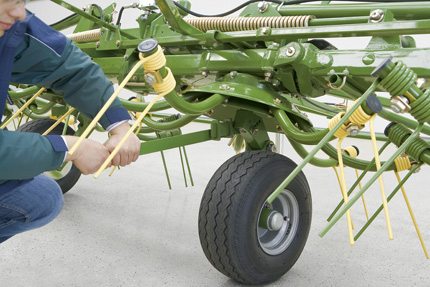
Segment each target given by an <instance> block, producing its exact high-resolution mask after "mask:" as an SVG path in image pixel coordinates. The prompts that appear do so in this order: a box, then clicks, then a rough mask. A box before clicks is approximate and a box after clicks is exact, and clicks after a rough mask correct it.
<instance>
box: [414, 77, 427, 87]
mask: <svg viewBox="0 0 430 287" xmlns="http://www.w3.org/2000/svg"><path fill="white" fill-rule="evenodd" d="M415 84H416V85H417V87H418V88H419V89H423V88H424V87H425V85H426V79H424V78H418V79H417V81H416V82H415Z"/></svg>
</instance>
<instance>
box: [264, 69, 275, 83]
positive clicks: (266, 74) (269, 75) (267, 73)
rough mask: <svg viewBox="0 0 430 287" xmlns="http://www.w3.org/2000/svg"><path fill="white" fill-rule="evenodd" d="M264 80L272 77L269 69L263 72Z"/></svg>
mask: <svg viewBox="0 0 430 287" xmlns="http://www.w3.org/2000/svg"><path fill="white" fill-rule="evenodd" d="M264 77H265V78H264V80H265V81H266V82H268V81H269V80H270V79H271V78H272V77H273V73H272V72H270V71H266V72H265V73H264Z"/></svg>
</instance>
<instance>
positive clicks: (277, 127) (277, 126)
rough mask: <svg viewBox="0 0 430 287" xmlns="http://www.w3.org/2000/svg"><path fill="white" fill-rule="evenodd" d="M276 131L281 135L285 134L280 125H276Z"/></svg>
mask: <svg viewBox="0 0 430 287" xmlns="http://www.w3.org/2000/svg"><path fill="white" fill-rule="evenodd" d="M276 130H277V131H278V132H281V133H283V132H284V130H283V129H282V127H281V126H280V125H276Z"/></svg>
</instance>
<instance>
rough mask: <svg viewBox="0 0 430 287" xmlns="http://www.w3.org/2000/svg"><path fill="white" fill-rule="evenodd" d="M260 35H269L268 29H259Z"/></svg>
mask: <svg viewBox="0 0 430 287" xmlns="http://www.w3.org/2000/svg"><path fill="white" fill-rule="evenodd" d="M261 33H263V35H266V34H267V33H269V29H267V28H266V27H264V28H261Z"/></svg>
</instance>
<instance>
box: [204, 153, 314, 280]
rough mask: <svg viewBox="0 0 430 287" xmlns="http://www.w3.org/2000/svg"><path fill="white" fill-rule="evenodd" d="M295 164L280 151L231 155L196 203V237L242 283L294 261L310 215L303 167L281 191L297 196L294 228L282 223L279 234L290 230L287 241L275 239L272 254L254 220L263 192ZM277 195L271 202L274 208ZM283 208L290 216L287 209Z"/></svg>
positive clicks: (268, 276) (271, 275) (277, 273)
mask: <svg viewBox="0 0 430 287" xmlns="http://www.w3.org/2000/svg"><path fill="white" fill-rule="evenodd" d="M296 166H297V165H296V164H295V163H294V162H293V161H292V160H290V159H289V158H287V157H285V156H283V155H280V154H277V153H273V152H268V151H251V152H245V153H241V154H238V155H236V156H234V157H232V158H230V159H229V160H227V161H226V162H225V163H224V164H222V165H221V167H220V168H219V169H218V170H217V171H216V172H215V174H214V175H213V176H212V178H211V180H210V181H209V183H208V185H207V187H206V190H205V192H204V194H203V198H202V201H201V205H200V211H199V237H200V243H201V246H202V248H203V251H204V253H205V255H206V257H207V258H208V260H209V262H210V263H211V264H212V265H213V266H214V267H215V268H216V269H217V270H218V271H220V272H221V273H223V274H224V275H226V276H228V277H230V278H232V279H234V280H236V281H238V282H240V283H245V284H264V283H269V282H272V281H274V280H277V279H278V278H279V277H281V276H282V275H283V274H285V273H286V272H287V271H288V270H289V269H290V268H291V267H292V266H293V265H294V263H295V262H296V261H297V259H298V258H299V256H300V254H301V252H302V251H303V248H304V246H305V243H306V240H307V237H308V234H309V229H310V226H311V219H312V199H311V193H310V189H309V185H308V183H307V180H306V178H305V175H304V174H303V173H302V172H300V173H299V174H298V175H297V176H296V177H295V178H294V180H293V181H292V182H291V183H290V184H289V185H288V186H287V188H286V189H285V190H284V191H283V193H282V194H285V195H288V196H289V197H291V198H294V197H295V198H296V203H295V204H294V206H296V209H297V213H296V214H297V216H295V219H294V221H295V222H296V223H294V224H295V227H294V231H291V230H292V229H290V227H286V228H288V229H286V231H285V233H283V234H280V235H281V236H285V238H288V236H290V238H289V239H288V242H289V243H286V244H285V245H284V246H282V248H279V250H277V249H276V245H275V246H274V248H275V250H276V252H275V253H276V254H274V253H273V254H269V253H271V252H272V251H270V250H269V251H267V252H266V251H265V250H264V249H263V243H261V242H263V241H261V242H260V240H262V238H261V237H259V236H260V235H261V227H258V226H257V223H258V220H259V216H260V212H261V210H262V208H263V207H264V205H265V204H267V202H266V201H267V198H268V197H269V195H270V194H271V193H272V192H273V191H274V190H275V189H276V188H277V187H278V186H279V184H280V183H281V182H282V181H283V180H284V179H285V178H286V177H287V176H288V175H289V174H290V173H291V172H292V171H293V170H294V168H295V167H296ZM278 198H279V197H278ZM278 198H277V199H275V201H273V202H272V204H273V205H272V207H271V208H273V209H275V208H274V207H275V205H276V204H275V203H276V200H278ZM275 210H276V209H275ZM278 211H280V210H278ZM282 213H283V214H282V215H283V216H287V217H290V215H289V214H285V213H288V212H285V209H284V210H283V211H282ZM282 224H283V226H288V225H289V224H290V223H289V222H287V221H285V222H284V223H282ZM284 224H286V225H284ZM291 226H292V225H291ZM283 228H284V227H283ZM281 230H283V229H281ZM264 232H266V234H269V233H270V232H278V233H279V232H280V231H268V230H267V229H264ZM282 232H284V231H282ZM294 232H295V233H294ZM266 250H267V249H266Z"/></svg>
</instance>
